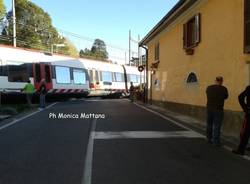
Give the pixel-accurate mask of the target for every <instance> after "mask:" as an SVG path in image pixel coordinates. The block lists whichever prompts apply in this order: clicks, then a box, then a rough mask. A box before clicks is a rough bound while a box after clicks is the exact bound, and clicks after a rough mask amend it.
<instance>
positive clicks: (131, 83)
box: [129, 82, 135, 102]
mask: <svg viewBox="0 0 250 184" xmlns="http://www.w3.org/2000/svg"><path fill="white" fill-rule="evenodd" d="M134 95H135V87H134V85H133V82H130V88H129V98H130V101H131V102H134Z"/></svg>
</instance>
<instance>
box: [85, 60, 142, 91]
mask: <svg viewBox="0 0 250 184" xmlns="http://www.w3.org/2000/svg"><path fill="white" fill-rule="evenodd" d="M80 61H82V62H84V65H85V67H86V68H87V69H88V72H89V76H90V96H104V95H110V94H114V93H116V94H117V95H118V96H119V95H125V96H126V95H128V91H129V90H128V89H129V87H130V82H133V83H134V85H135V86H138V85H139V84H141V83H142V82H143V78H144V77H143V75H142V73H140V72H139V71H138V69H137V67H132V66H123V65H118V64H112V63H107V62H100V61H93V60H86V59H81V60H80Z"/></svg>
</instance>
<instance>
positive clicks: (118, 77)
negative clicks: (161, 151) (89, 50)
mask: <svg viewBox="0 0 250 184" xmlns="http://www.w3.org/2000/svg"><path fill="white" fill-rule="evenodd" d="M115 81H116V82H124V75H123V73H115Z"/></svg>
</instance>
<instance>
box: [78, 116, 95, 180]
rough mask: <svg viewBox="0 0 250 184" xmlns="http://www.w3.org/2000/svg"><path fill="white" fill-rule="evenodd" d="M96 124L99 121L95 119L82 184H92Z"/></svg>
mask: <svg viewBox="0 0 250 184" xmlns="http://www.w3.org/2000/svg"><path fill="white" fill-rule="evenodd" d="M96 122H97V119H94V120H93V122H92V125H91V130H90V134H89V142H88V147H87V153H86V158H85V165H84V173H83V178H82V182H81V184H91V178H92V162H93V152H94V137H95V129H96Z"/></svg>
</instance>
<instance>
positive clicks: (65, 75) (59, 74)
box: [56, 66, 71, 84]
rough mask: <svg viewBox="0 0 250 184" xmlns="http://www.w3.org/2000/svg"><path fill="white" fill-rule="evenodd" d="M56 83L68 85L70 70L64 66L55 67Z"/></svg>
mask: <svg viewBox="0 0 250 184" xmlns="http://www.w3.org/2000/svg"><path fill="white" fill-rule="evenodd" d="M56 82H57V83H59V84H70V83H71V81H70V69H69V68H68V67H64V66H56Z"/></svg>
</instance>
